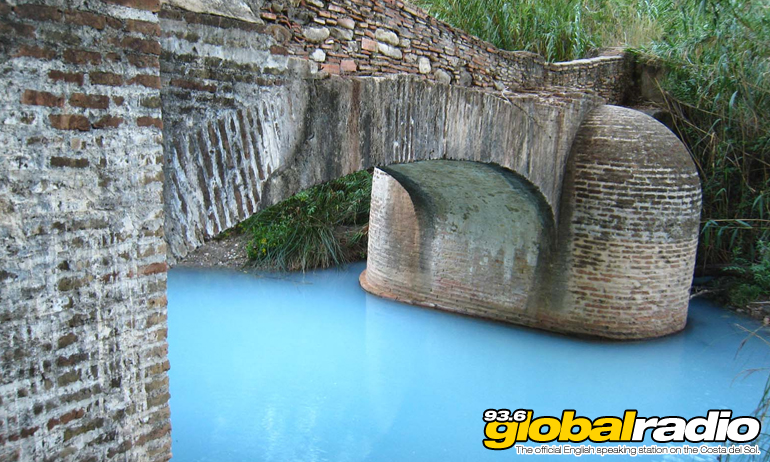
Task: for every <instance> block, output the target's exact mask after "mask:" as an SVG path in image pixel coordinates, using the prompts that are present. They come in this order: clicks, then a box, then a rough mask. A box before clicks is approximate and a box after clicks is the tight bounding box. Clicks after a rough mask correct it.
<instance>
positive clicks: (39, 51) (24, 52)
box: [13, 45, 56, 60]
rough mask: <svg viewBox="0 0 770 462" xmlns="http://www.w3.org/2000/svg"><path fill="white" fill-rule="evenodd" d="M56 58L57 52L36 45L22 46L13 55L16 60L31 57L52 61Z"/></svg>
mask: <svg viewBox="0 0 770 462" xmlns="http://www.w3.org/2000/svg"><path fill="white" fill-rule="evenodd" d="M55 56H56V52H55V51H53V50H52V49H50V48H44V47H39V46H35V45H22V46H20V47H19V49H18V50H17V51H16V53H14V54H13V57H14V58H20V57H29V58H37V59H47V60H51V59H53V58H54V57H55Z"/></svg>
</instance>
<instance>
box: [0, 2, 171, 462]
mask: <svg viewBox="0 0 770 462" xmlns="http://www.w3.org/2000/svg"><path fill="white" fill-rule="evenodd" d="M158 10H159V5H158V3H157V1H152V0H136V1H131V0H112V1H104V2H101V1H100V2H88V3H86V2H65V1H60V2H59V1H53V0H52V1H46V2H13V4H11V3H6V2H5V1H0V75H2V79H0V95H1V96H0V107H1V108H2V109H0V117H2V124H0V144H2V146H3V152H2V155H0V171H1V172H3V173H2V175H1V176H0V210H2V212H0V235H1V236H2V242H3V245H2V246H1V247H0V280H2V282H1V283H0V286H2V289H0V304H1V305H0V306H2V308H1V309H0V352H2V353H1V354H2V360H0V364H2V366H0V367H1V370H2V378H1V379H0V460H4V461H12V460H40V461H43V460H57V461H68V460H72V461H74V460H77V461H102V460H110V459H114V460H166V459H168V457H169V454H170V452H169V451H170V443H171V440H170V437H169V432H170V426H169V408H168V404H167V401H168V397H169V395H168V377H167V375H166V370H167V369H168V367H169V365H168V361H167V359H166V352H167V346H166V257H165V255H166V244H165V243H164V239H163V219H164V216H163V204H162V188H163V175H162V154H163V153H162V145H161V131H160V124H161V121H160V109H159V108H157V107H156V108H149V107H143V106H141V105H140V104H139V102H140V101H143V100H145V99H148V98H157V97H158V96H159V88H160V78H159V70H158V63H159V59H158V58H159V53H160V46H159V43H158V36H159V34H160V28H159V26H158V18H157V11H158Z"/></svg>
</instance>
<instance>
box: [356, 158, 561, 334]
mask: <svg viewBox="0 0 770 462" xmlns="http://www.w3.org/2000/svg"><path fill="white" fill-rule="evenodd" d="M387 171H388V173H385V172H383V171H382V170H375V175H374V182H373V184H372V205H371V213H370V218H369V252H368V258H367V264H366V271H365V272H364V273H363V274H362V275H361V278H360V281H361V285H362V286H363V287H364V288H365V289H366V290H367V291H369V292H372V293H374V294H377V295H381V296H384V297H388V298H393V299H397V300H400V301H404V302H407V303H412V304H418V305H425V306H430V307H435V308H441V309H444V310H448V311H454V312H458V313H463V314H470V315H474V316H481V317H486V318H494V319H502V320H506V321H509V322H515V323H519V324H521V323H525V322H526V321H527V318H528V317H529V314H528V313H527V309H528V308H531V307H532V306H534V305H535V304H536V302H537V293H538V289H537V285H538V283H539V282H540V281H541V280H542V272H543V270H544V267H543V266H542V263H543V261H544V259H542V258H541V254H547V253H548V251H549V249H548V243H549V242H550V241H551V239H550V238H551V237H552V236H551V234H552V233H553V220H552V218H551V214H550V209H549V207H548V205H547V203H546V202H545V200H544V198H543V197H542V196H541V195H540V194H539V193H538V192H537V191H536V190H535V189H534V188H532V187H531V186H530V185H529V184H528V182H527V181H526V180H525V179H523V178H522V177H520V176H518V175H515V174H513V173H512V172H509V171H505V170H503V169H501V168H499V167H494V166H491V165H487V164H481V163H477V162H451V161H425V162H417V163H414V164H409V165H398V166H393V167H390V168H388V169H387ZM396 178H397V179H396Z"/></svg>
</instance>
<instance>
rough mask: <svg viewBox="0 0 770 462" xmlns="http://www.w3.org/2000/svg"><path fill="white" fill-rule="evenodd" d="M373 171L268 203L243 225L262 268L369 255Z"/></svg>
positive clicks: (316, 264) (306, 265)
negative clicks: (272, 204) (368, 232)
mask: <svg viewBox="0 0 770 462" xmlns="http://www.w3.org/2000/svg"><path fill="white" fill-rule="evenodd" d="M371 191H372V175H371V174H370V173H368V172H366V171H363V172H357V173H354V174H352V175H348V176H345V177H342V178H340V179H337V180H334V181H330V182H328V183H324V184H322V185H318V186H315V187H313V188H310V189H308V190H305V191H303V192H300V193H299V194H296V195H295V196H293V197H291V198H289V199H287V200H285V201H283V202H281V203H279V204H276V205H274V206H272V207H269V208H267V209H265V210H263V211H262V212H260V213H258V214H256V215H254V216H252V217H251V218H249V219H248V220H247V221H245V222H244V223H243V225H241V229H242V231H245V232H247V233H249V234H250V235H251V236H252V239H251V241H250V243H249V245H248V248H247V251H248V255H249V258H250V260H251V261H252V262H253V263H254V264H255V265H257V266H260V267H262V268H276V269H280V270H302V271H305V270H307V269H310V268H316V267H321V268H326V267H329V266H332V265H340V264H342V263H345V262H347V261H350V260H352V259H357V258H365V256H366V244H367V240H366V239H367V230H368V227H367V224H368V220H369V197H370V195H371Z"/></svg>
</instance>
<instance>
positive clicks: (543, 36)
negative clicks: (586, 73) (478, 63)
mask: <svg viewBox="0 0 770 462" xmlns="http://www.w3.org/2000/svg"><path fill="white" fill-rule="evenodd" d="M659 3H661V2H660V1H655V0H590V1H583V0H514V1H511V0H508V1H506V0H417V4H418V5H419V6H422V7H423V8H425V9H426V10H427V11H428V12H429V13H431V14H432V15H434V16H435V17H437V18H438V19H442V20H444V21H446V22H448V23H450V24H452V25H454V26H455V27H458V28H460V29H463V30H465V31H466V32H469V33H471V34H473V35H476V36H478V37H480V38H482V39H484V40H487V41H489V42H491V43H493V44H494V45H495V46H497V47H498V48H502V49H505V50H526V51H531V52H534V53H538V54H540V55H542V56H543V57H544V58H545V59H546V60H548V61H568V60H572V59H578V58H582V57H585V56H586V55H587V53H588V52H589V51H590V50H591V49H592V48H598V47H610V46H641V45H643V44H645V43H648V42H649V41H650V39H651V38H655V37H658V36H659V35H660V34H661V33H662V30H661V27H660V23H659V21H658V16H659V14H660V11H661V10H660V8H659V5H658V4H659ZM621 25H622V26H621Z"/></svg>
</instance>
